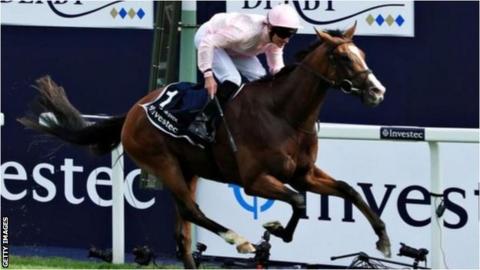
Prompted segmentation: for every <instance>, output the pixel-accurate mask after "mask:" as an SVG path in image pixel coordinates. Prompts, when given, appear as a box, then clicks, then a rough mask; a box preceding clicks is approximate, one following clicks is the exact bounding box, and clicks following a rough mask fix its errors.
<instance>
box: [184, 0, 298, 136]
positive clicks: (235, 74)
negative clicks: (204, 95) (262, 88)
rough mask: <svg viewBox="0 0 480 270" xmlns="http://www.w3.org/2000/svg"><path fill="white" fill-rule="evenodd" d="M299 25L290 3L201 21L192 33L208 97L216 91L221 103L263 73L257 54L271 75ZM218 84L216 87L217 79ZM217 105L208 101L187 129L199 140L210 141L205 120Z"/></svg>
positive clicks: (212, 113)
mask: <svg viewBox="0 0 480 270" xmlns="http://www.w3.org/2000/svg"><path fill="white" fill-rule="evenodd" d="M299 28H301V24H300V19H299V16H298V14H297V12H296V11H295V10H294V9H293V8H292V7H291V6H289V5H284V4H280V5H277V6H275V7H274V8H272V9H271V10H270V11H269V12H268V14H267V16H263V15H254V14H241V13H219V14H216V15H214V16H213V17H212V18H211V19H210V20H209V21H207V22H206V23H204V24H203V25H202V26H200V28H199V29H198V31H197V33H196V34H195V46H196V48H197V50H198V68H199V69H200V71H201V72H202V73H203V76H204V79H205V88H206V89H207V91H208V94H209V96H210V97H211V98H213V96H214V95H215V94H217V88H218V99H219V101H220V104H221V106H222V107H223V106H224V105H225V103H226V102H227V101H228V100H229V99H230V97H231V96H232V95H233V93H234V92H235V91H236V90H237V89H238V87H239V86H240V84H241V82H242V78H241V75H243V76H244V77H245V78H246V79H247V80H248V81H253V80H256V79H259V78H261V77H263V76H265V75H266V71H265V68H264V67H263V66H262V64H261V63H260V61H259V60H258V58H257V55H259V54H261V53H265V56H266V59H267V64H268V68H269V72H270V74H275V73H277V72H278V71H280V69H282V68H283V66H284V62H283V48H284V46H285V45H286V44H287V43H288V42H289V41H290V38H291V37H292V35H293V34H295V33H296V32H297V29H299ZM216 80H218V82H219V85H218V86H217V81H216ZM216 111H217V108H216V107H215V104H214V103H213V102H210V103H209V104H208V105H207V106H206V108H205V109H204V113H203V121H202V120H201V119H202V117H200V118H197V119H199V120H200V121H195V122H193V125H192V126H191V128H190V130H191V131H192V132H194V133H195V134H196V135H198V136H199V137H200V138H202V139H206V140H207V141H212V140H213V137H214V136H213V135H212V134H208V132H207V129H206V128H207V127H206V122H207V121H208V120H209V119H211V118H212V116H214V115H215V113H216Z"/></svg>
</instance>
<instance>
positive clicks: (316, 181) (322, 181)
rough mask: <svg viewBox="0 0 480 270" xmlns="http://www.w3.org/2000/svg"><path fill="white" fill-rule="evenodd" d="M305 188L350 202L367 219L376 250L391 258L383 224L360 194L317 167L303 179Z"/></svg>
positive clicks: (388, 241)
mask: <svg viewBox="0 0 480 270" xmlns="http://www.w3.org/2000/svg"><path fill="white" fill-rule="evenodd" d="M302 184H305V188H306V189H307V190H308V191H311V192H315V193H318V194H323V195H333V196H338V197H342V198H344V199H346V200H349V201H351V202H352V203H353V204H354V205H355V206H356V207H357V208H358V209H359V210H360V211H361V212H362V213H363V215H364V216H365V217H366V218H367V219H368V221H369V222H370V225H371V226H372V228H373V230H374V231H375V233H376V234H377V235H378V237H379V240H378V241H377V249H378V250H380V251H381V252H382V253H383V254H384V255H385V256H386V257H390V256H391V251H390V240H389V238H388V235H387V231H386V228H385V223H384V222H383V221H382V220H381V219H380V218H379V217H378V215H377V214H376V213H375V212H373V210H372V209H371V208H370V207H369V206H368V204H367V203H366V202H365V201H364V200H363V199H362V197H361V196H360V194H359V193H358V192H357V191H355V189H353V188H352V187H351V186H350V185H349V184H347V183H345V182H343V181H338V180H335V179H333V178H332V177H331V176H329V175H327V174H326V173H325V172H323V171H322V170H320V169H319V168H317V167H314V168H313V171H311V173H310V174H307V176H306V178H305V183H302Z"/></svg>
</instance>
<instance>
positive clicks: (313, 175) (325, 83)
mask: <svg viewBox="0 0 480 270" xmlns="http://www.w3.org/2000/svg"><path fill="white" fill-rule="evenodd" d="M355 28H356V24H355V25H353V26H352V27H350V28H348V29H347V30H346V31H344V32H340V31H328V32H321V31H317V30H316V33H317V36H318V38H319V41H318V42H317V44H316V46H312V48H310V50H308V51H307V53H306V54H305V55H304V57H303V58H302V59H301V61H300V62H299V63H297V64H296V65H294V66H292V67H291V68H289V69H284V70H282V71H281V72H280V73H279V74H277V75H275V76H273V77H270V78H265V79H260V80H257V81H253V82H250V83H247V84H246V85H245V86H244V88H243V90H242V91H241V92H240V93H239V94H238V95H237V96H236V97H235V98H234V99H233V100H232V101H231V102H230V103H229V104H228V105H227V107H226V109H225V117H226V120H227V121H228V123H230V124H229V126H230V130H231V134H232V136H233V137H234V139H235V141H236V143H237V146H238V150H237V151H236V152H234V151H233V150H232V148H230V147H229V143H228V141H229V139H228V137H227V132H226V131H225V128H224V126H223V124H220V126H219V127H218V130H217V134H216V139H215V142H214V143H213V144H212V145H211V147H210V148H209V149H207V150H205V149H201V148H199V147H195V146H193V145H191V144H189V143H188V142H186V141H184V140H179V139H174V138H173V137H170V136H168V135H166V134H164V133H162V132H160V131H159V130H158V129H156V128H155V127H154V126H153V125H152V124H150V123H149V121H148V120H147V116H146V114H145V112H144V110H143V109H142V107H141V106H140V105H141V104H145V103H148V102H150V101H152V100H154V99H155V98H156V97H157V96H158V95H159V94H160V93H161V91H163V88H162V89H158V90H156V91H153V92H151V93H149V94H148V95H146V96H145V97H143V98H142V99H140V100H139V101H138V102H137V103H136V104H135V105H134V106H133V107H132V108H131V109H130V111H129V112H128V113H127V114H126V115H122V116H116V117H113V118H111V119H107V120H103V121H100V122H96V123H95V124H90V123H87V122H86V121H85V120H84V119H83V118H82V116H81V114H80V112H78V111H77V110H76V109H75V108H74V107H73V105H71V104H70V102H69V101H68V99H67V97H66V94H65V92H64V90H63V88H62V87H60V86H58V85H57V84H56V83H55V82H53V80H51V79H50V77H48V76H46V77H43V78H40V79H38V80H37V89H38V90H39V91H40V99H39V100H37V103H36V104H37V105H40V107H41V108H42V111H43V112H45V111H48V112H52V113H53V114H54V115H55V118H56V120H55V121H54V120H53V119H52V118H45V117H44V118H43V119H42V120H43V121H44V122H47V125H40V124H39V115H40V113H36V114H35V113H33V114H32V113H31V114H30V115H27V116H26V117H23V118H20V119H19V121H20V122H21V123H22V124H23V125H25V126H26V127H29V128H33V129H36V130H40V131H43V132H46V133H49V134H51V135H54V136H56V137H58V138H60V139H62V140H64V141H66V142H69V143H72V144H77V145H83V146H87V147H89V149H90V150H91V151H93V152H94V153H96V154H107V153H109V152H110V151H111V150H112V149H113V148H115V147H116V146H117V145H118V144H119V143H122V144H123V147H124V149H125V151H126V152H127V153H128V155H129V156H130V158H131V159H132V160H133V161H134V162H135V163H136V164H137V165H138V166H139V167H140V168H142V169H144V170H147V171H148V172H149V173H151V174H153V175H156V176H157V177H159V178H160V179H162V180H163V183H164V185H165V186H166V187H167V188H168V189H169V190H170V191H171V192H172V194H173V197H174V200H175V205H176V220H177V225H176V231H175V237H176V243H177V254H178V255H179V257H180V258H181V259H182V261H183V263H184V266H185V267H187V268H194V267H195V263H194V260H193V258H192V252H191V237H190V229H191V222H193V223H195V224H196V225H198V226H201V227H203V228H205V229H207V230H209V231H211V232H213V233H215V234H217V235H219V236H220V237H222V238H223V239H224V240H225V241H226V242H227V243H229V244H235V245H236V248H237V250H238V252H240V253H251V252H254V251H255V247H254V245H252V244H251V243H250V242H249V241H248V240H247V239H245V238H244V237H242V236H241V235H239V234H237V233H236V232H234V231H233V230H231V229H229V228H226V227H224V226H222V225H221V224H219V223H217V222H216V221H213V220H211V219H209V218H208V217H206V216H205V215H204V214H203V213H202V212H201V210H200V209H199V207H198V205H197V204H196V203H195V200H194V194H195V189H196V184H197V179H198V177H203V178H206V179H210V180H213V181H218V182H224V183H234V184H237V185H240V186H242V187H243V188H244V190H245V193H246V194H248V195H252V196H260V197H263V198H266V199H274V200H280V201H283V202H286V203H288V204H290V205H291V206H292V208H293V213H292V216H291V218H290V220H289V222H288V224H287V225H286V226H285V227H283V226H282V225H280V223H278V222H270V223H267V224H265V225H264V226H265V227H266V228H267V229H268V230H269V231H270V232H271V233H272V234H273V235H275V236H277V237H280V238H281V239H283V241H285V242H290V241H291V240H292V237H293V233H294V231H295V228H296V226H297V224H298V221H299V219H300V217H301V213H303V211H304V210H305V207H306V202H305V197H304V196H303V195H302V194H301V192H306V191H310V192H314V193H317V194H323V195H333V196H338V197H341V198H344V199H346V200H349V201H351V202H352V203H353V204H354V205H355V206H356V207H357V208H358V209H359V210H360V211H361V212H362V213H363V215H364V216H365V217H366V218H367V220H368V221H369V223H370V224H371V226H372V228H373V230H374V232H375V233H376V234H377V236H378V238H379V239H378V241H377V243H376V246H377V249H379V250H380V251H381V252H383V254H384V255H385V256H387V257H389V256H390V254H391V253H390V241H389V238H388V235H387V232H386V227H385V224H384V222H383V221H382V220H381V219H380V218H379V216H378V215H377V214H376V213H375V212H374V211H372V209H371V208H370V207H369V206H368V205H367V204H366V202H365V201H364V200H363V199H362V197H361V196H360V195H359V193H358V192H357V191H355V190H354V189H353V188H352V187H351V186H350V185H349V184H347V183H346V182H344V181H340V180H336V179H334V178H333V177H331V176H329V175H328V174H327V173H326V172H324V171H322V170H321V169H319V168H318V167H316V165H315V160H316V156H317V148H318V145H317V144H318V138H317V134H316V130H315V124H316V121H317V117H318V115H319V112H320V109H321V107H322V104H323V102H324V98H325V95H326V93H327V90H328V89H329V88H333V89H335V88H336V89H342V90H344V91H346V92H351V93H355V94H356V95H357V96H358V97H359V98H360V100H361V101H362V102H363V103H364V104H366V105H368V106H376V105H378V104H379V103H381V102H382V100H383V97H384V93H385V87H384V86H383V85H382V84H381V83H380V82H379V81H378V80H377V78H376V77H375V75H374V74H373V73H372V71H371V70H370V69H369V68H368V66H367V64H366V62H365V55H364V53H363V52H362V51H361V50H360V49H359V48H358V47H357V46H356V45H355V44H354V43H353V41H352V38H353V35H354V32H355ZM40 117H41V116H40ZM285 184H289V185H290V186H291V187H292V188H293V189H292V188H289V187H287V186H286V185H285Z"/></svg>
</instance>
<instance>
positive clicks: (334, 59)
mask: <svg viewBox="0 0 480 270" xmlns="http://www.w3.org/2000/svg"><path fill="white" fill-rule="evenodd" d="M346 43H352V41H351V40H346V41H344V42H341V43H338V44H336V45H335V46H334V47H332V48H330V49H329V50H328V52H327V57H328V61H329V62H330V65H329V66H328V68H329V69H330V67H333V68H336V66H337V63H338V62H339V61H340V60H339V56H338V54H337V53H335V50H336V49H337V47H338V46H340V45H343V44H346ZM298 66H300V67H301V68H303V69H304V70H306V71H308V72H310V73H312V74H314V75H315V76H316V77H318V78H320V79H321V80H322V81H323V82H325V83H326V84H328V86H329V87H332V88H334V89H339V90H341V91H342V92H344V93H347V94H353V95H362V93H363V90H362V89H360V88H357V87H355V86H354V85H353V82H352V81H355V80H356V78H358V77H359V76H363V77H364V79H363V82H365V81H366V80H367V77H368V75H369V74H371V73H372V70H370V69H364V70H360V71H357V72H355V73H354V74H353V75H352V76H351V78H350V79H346V78H344V79H337V80H332V79H330V78H327V77H326V76H325V75H323V74H321V73H320V72H318V71H317V70H315V69H313V68H311V67H310V66H308V65H307V64H306V63H305V60H303V61H302V62H300V63H298ZM329 69H327V74H328V71H329Z"/></svg>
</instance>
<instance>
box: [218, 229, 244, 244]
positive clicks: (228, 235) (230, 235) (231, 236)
mask: <svg viewBox="0 0 480 270" xmlns="http://www.w3.org/2000/svg"><path fill="white" fill-rule="evenodd" d="M220 236H221V237H222V238H223V239H224V240H225V241H226V242H227V243H229V244H235V245H237V246H238V245H240V244H243V243H245V242H248V241H247V239H246V238H245V237H243V236H240V235H238V234H237V233H236V232H234V231H232V230H228V231H227V232H225V233H220Z"/></svg>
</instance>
